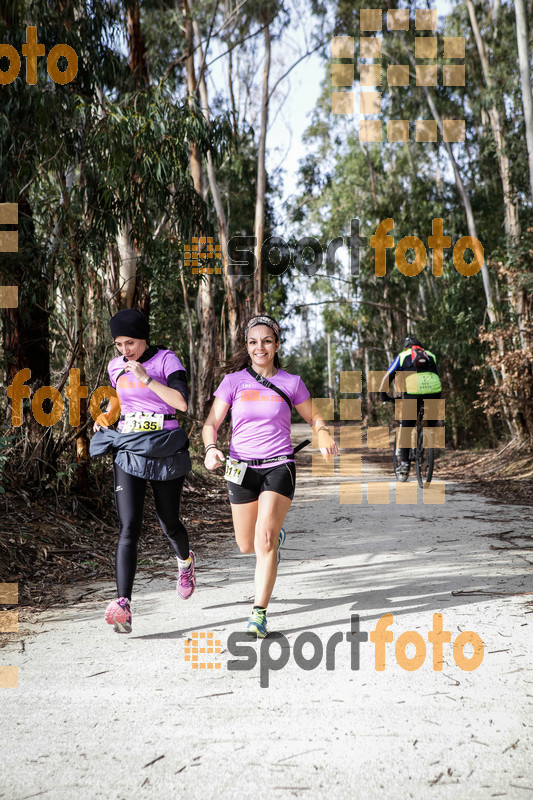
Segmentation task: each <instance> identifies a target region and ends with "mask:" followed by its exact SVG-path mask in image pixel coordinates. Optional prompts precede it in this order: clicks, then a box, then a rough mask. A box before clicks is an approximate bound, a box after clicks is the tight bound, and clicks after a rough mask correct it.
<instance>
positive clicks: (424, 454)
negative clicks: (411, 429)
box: [416, 421, 435, 489]
mask: <svg viewBox="0 0 533 800" xmlns="http://www.w3.org/2000/svg"><path fill="white" fill-rule="evenodd" d="M434 462H435V451H434V450H433V448H432V447H424V429H423V427H422V424H421V422H420V421H418V424H417V432H416V477H417V479H418V485H419V486H420V488H421V489H423V488H424V483H431V478H432V477H433V465H434Z"/></svg>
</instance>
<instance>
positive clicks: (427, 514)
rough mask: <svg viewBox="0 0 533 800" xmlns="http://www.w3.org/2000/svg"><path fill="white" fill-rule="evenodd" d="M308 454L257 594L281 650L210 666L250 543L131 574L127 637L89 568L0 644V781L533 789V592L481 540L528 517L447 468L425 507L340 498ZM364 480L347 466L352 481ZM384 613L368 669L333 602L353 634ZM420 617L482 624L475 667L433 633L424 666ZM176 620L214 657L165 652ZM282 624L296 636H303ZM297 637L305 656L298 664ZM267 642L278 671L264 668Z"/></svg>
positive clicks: (400, 793)
mask: <svg viewBox="0 0 533 800" xmlns="http://www.w3.org/2000/svg"><path fill="white" fill-rule="evenodd" d="M302 433H303V429H300V428H299V426H295V435H296V436H295V438H296V439H297V438H298V436H301V435H302ZM309 461H310V459H309V456H307V457H306V458H303V459H302V464H303V466H301V467H300V469H299V476H298V488H297V494H296V498H295V502H294V504H293V507H292V509H291V511H290V513H289V517H288V519H287V526H286V527H287V531H288V539H287V543H286V546H285V547H284V548H283V559H282V563H281V566H280V572H279V577H278V581H277V583H276V587H275V594H274V598H273V600H272V603H271V606H270V609H269V621H270V628H271V629H272V630H278V631H281V632H282V633H283V634H284V636H285V637H286V639H287V641H288V645H286V644H285V642H284V640H283V639H275V638H273V639H272V640H270V639H267V640H265V641H264V642H263V643H257V644H253V645H252V646H251V650H250V651H249V652H252V651H253V652H257V657H258V663H257V665H256V666H255V667H253V668H251V669H238V670H230V669H228V663H229V661H230V660H238V661H239V665H240V666H241V667H242V666H243V665H244V664H245V659H244V658H243V654H242V653H241V657H240V658H239V659H237V658H236V657H235V654H234V655H231V654H230V653H229V652H228V637H229V636H230V634H231V633H232V632H238V631H242V629H243V623H244V621H245V617H246V616H247V614H248V611H249V605H250V598H251V591H252V574H253V560H252V558H250V557H246V556H241V555H239V554H238V551H237V549H236V547H235V546H231V547H230V546H228V545H227V544H224V545H223V546H222V547H221V548H220V550H219V551H218V552H213V553H212V557H211V558H209V559H206V558H205V557H204V559H203V561H202V563H201V564H200V565H199V568H198V588H197V591H196V593H195V594H194V596H193V597H192V598H191V600H190V601H188V602H180V601H178V599H177V597H176V593H175V583H174V581H170V580H161V579H151V578H150V577H148V576H146V575H141V576H140V577H139V580H138V581H137V584H136V594H135V595H134V606H133V611H134V617H133V624H134V629H133V633H132V634H131V635H130V636H116V635H114V634H113V633H112V631H111V629H110V628H108V626H106V625H105V623H104V622H103V612H104V609H105V604H106V601H107V600H108V599H109V597H110V596H112V595H113V588H112V587H111V586H110V585H109V584H107V585H105V586H99V587H94V586H92V588H93V589H96V591H95V593H94V595H92V596H91V599H90V600H89V601H87V602H85V603H83V604H78V605H76V606H70V607H68V608H58V609H55V610H53V611H50V612H46V613H42V614H40V615H38V616H36V617H35V618H34V619H33V620H32V621H26V622H22V623H21V625H20V632H19V634H8V635H4V637H3V638H4V640H5V646H4V647H3V648H2V649H1V650H0V661H1V663H2V664H4V665H6V664H10V665H16V666H18V668H19V686H18V688H17V689H3V690H0V704H1V706H0V720H1V722H0V733H1V744H0V763H1V764H2V768H1V770H0V798H5V799H6V800H26V798H30V797H39V798H50V800H72V798H80V799H81V800H131V799H132V798H135V799H136V800H145V798H146V799H150V800H151V799H152V798H154V800H155V798H157V800H167V798H168V800H174V799H175V798H176V797H178V798H187V799H188V800H189V798H198V799H199V800H200V799H201V800H206V799H208V798H215V797H216V798H228V800H229V798H231V800H233V798H235V797H242V798H254V800H261V798H285V797H302V798H313V800H314V799H315V798H317V800H318V798H321V799H322V798H324V797H325V796H327V797H329V798H347V799H348V798H350V799H351V798H361V800H363V799H364V800H369V799H370V800H372V799H373V798H381V799H383V798H391V800H397V798H402V799H403V798H411V797H412V798H421V799H422V800H425V798H435V800H441V799H444V798H454V800H455V798H457V797H463V798H468V800H476V799H477V798H480V800H481V798H483V800H485V798H491V797H502V798H527V797H533V767H532V764H533V745H532V736H531V733H532V727H533V713H532V707H531V702H532V697H533V667H532V665H531V650H532V644H533V641H532V623H533V617H531V612H532V611H533V605H532V604H531V603H529V604H528V601H531V599H532V596H531V595H524V594H522V593H524V592H528V591H531V590H532V589H533V586H532V581H531V564H530V563H529V561H530V560H531V553H529V558H528V553H527V551H521V550H520V549H513V548H508V547H506V546H505V544H504V543H503V542H502V540H501V539H500V538H498V535H499V534H504V537H503V538H504V539H505V536H508V534H507V532H508V531H514V532H515V534H516V536H517V537H519V535H520V533H524V532H527V531H530V529H531V522H530V519H531V508H525V507H521V506H516V505H514V506H509V507H506V506H505V505H501V504H499V503H498V504H496V503H494V502H491V501H490V500H487V499H484V498H482V497H479V496H476V495H473V494H466V493H464V492H462V491H461V487H460V486H459V485H451V484H448V485H447V487H446V489H447V494H446V502H445V504H444V505H435V506H428V505H423V504H422V503H421V497H420V498H419V504H418V505H413V506H409V505H404V506H397V505H393V504H389V505H368V504H366V502H364V503H363V504H361V505H340V504H339V478H338V477H335V478H321V479H319V480H317V479H316V478H314V477H313V476H312V474H311V470H310V466H309V464H308V465H307V466H306V465H305V462H309ZM385 477H386V475H385V473H384V472H383V470H382V468H381V467H379V466H372V465H369V464H366V463H365V462H363V482H367V481H373V480H378V479H380V480H383V479H384V478H385ZM516 541H518V543H519V539H516V540H515V542H516ZM491 545H496V546H497V547H500V546H501V547H502V549H492V548H491ZM168 566H169V570H170V561H169V565H168ZM88 588H89V587H88ZM77 591H78V593H79V588H78V589H77ZM387 613H392V614H393V622H392V625H391V626H390V628H389V630H391V631H392V633H393V635H394V641H393V642H392V643H387V644H385V669H384V670H383V671H376V669H375V662H374V658H375V645H374V643H372V642H371V641H370V640H369V641H362V642H361V644H360V663H359V669H355V668H352V667H354V664H353V663H352V655H353V652H355V646H354V645H353V644H352V642H353V638H351V639H350V640H349V641H347V640H346V634H347V633H349V631H350V627H351V622H350V620H351V617H352V615H358V616H359V623H360V630H361V632H362V633H363V634H364V633H368V634H371V632H372V631H373V629H374V628H375V627H376V624H377V622H378V620H379V619H380V617H382V616H383V615H385V614H387ZM436 613H439V614H442V615H443V624H444V629H445V630H448V631H450V633H451V640H452V643H453V641H454V640H455V639H456V637H457V636H458V635H459V634H460V633H461V632H462V631H474V632H475V633H477V634H478V636H479V637H481V639H482V641H483V644H484V658H483V661H482V663H481V665H480V666H479V667H478V668H477V669H475V670H472V671H464V670H462V669H460V668H459V666H458V665H457V664H456V662H455V660H454V657H453V646H452V643H446V644H444V645H443V669H442V671H434V670H433V667H432V658H433V647H432V645H431V644H430V643H429V642H428V638H427V637H428V631H430V630H431V629H432V627H433V615H434V614H436ZM406 631H415V632H417V633H418V634H419V635H420V636H421V637H422V638H423V639H424V640H425V647H426V649H427V653H426V656H425V661H424V662H423V663H422V665H421V666H420V668H419V669H417V670H416V671H406V670H405V669H403V668H402V667H401V666H400V665H399V664H398V662H397V658H396V650H397V648H396V643H397V641H398V638H399V637H400V635H401V634H403V633H404V632H406ZM192 632H198V634H200V635H201V634H202V633H209V632H212V633H213V635H214V639H217V640H219V641H220V642H221V649H222V653H221V654H220V655H203V654H201V655H200V656H199V658H200V660H202V659H205V660H206V661H207V660H209V661H212V662H215V663H219V664H220V668H218V669H215V668H214V667H213V668H207V667H206V668H203V669H196V670H195V669H192V668H191V662H186V661H185V660H184V648H185V640H186V639H187V638H189V637H191V634H192ZM303 632H310V633H311V634H314V635H315V638H313V636H311V637H310V643H308V644H306V645H305V646H303V647H302V645H303V641H304V640H303V638H302V636H301V634H302V633H303ZM334 634H337V636H336V639H337V640H339V641H338V643H337V645H336V648H335V669H330V670H328V669H326V652H329V654H330V657H331V654H332V650H333V643H332V642H331V641H330V643H329V645H328V644H327V643H328V641H329V640H330V638H331V637H332V636H333V635H334ZM317 636H318V639H319V641H318V642H317V639H316V637H317ZM202 638H203V637H202ZM414 638H415V639H416V637H414ZM199 639H200V636H199ZM295 642H296V643H297V646H296V650H298V649H299V650H300V652H299V653H295V652H294V645H295ZM320 643H322V645H323V649H324V653H323V655H322V658H321V659H319V658H318V657H319V656H320V653H319V650H320ZM282 645H283V646H284V649H283V650H281V649H280V648H281V646H282ZM289 645H290V652H289V650H288V649H287V648H288V646H289ZM418 646H419V648H420V650H421V649H422V646H421V645H420V642H419V640H418ZM414 649H415V647H414V645H408V647H407V649H406V651H405V653H406V656H407V657H412V656H413V654H414ZM313 653H315V654H316V655H317V659H318V660H319V661H320V663H318V665H317V666H316V667H315V668H314V669H312V670H307V671H306V670H305V669H303V668H302V667H301V665H302V663H303V662H302V659H303V658H307V659H309V658H311V657H312V656H313ZM399 653H400V655H399V657H400V660H401V656H402V647H399ZM471 654H472V648H471V646H470V645H467V646H466V647H465V649H464V655H465V657H470V656H471ZM284 656H285V657H287V659H288V660H287V663H286V665H285V666H284V667H283V668H282V669H274V668H271V669H267V666H268V663H269V662H267V658H269V659H270V660H271V661H270V665H271V666H272V667H273V664H274V662H276V661H278V659H280V658H282V657H284ZM261 664H262V667H261ZM299 664H300V666H299ZM330 666H331V664H330ZM261 676H262V681H263V683H265V682H266V681H267V680H268V684H269V685H268V687H266V686H263V687H261V685H260V683H261Z"/></svg>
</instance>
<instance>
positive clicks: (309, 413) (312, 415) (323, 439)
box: [294, 397, 339, 463]
mask: <svg viewBox="0 0 533 800" xmlns="http://www.w3.org/2000/svg"><path fill="white" fill-rule="evenodd" d="M294 408H295V409H296V411H297V412H298V414H299V415H300V416H301V417H303V419H304V420H305V421H306V422H308V423H309V424H310V426H311V428H314V429H315V431H316V432H317V436H318V446H319V448H320V452H321V453H322V456H323V457H324V461H325V462H326V463H329V461H330V460H331V456H336V455H338V453H339V448H338V447H337V443H336V442H335V440H334V439H333V437H332V436H330V434H329V430H319V429H320V428H326V429H327V425H326V423H325V421H324V420H323V419H322V417H321V416H320V414H319V413H318V411H313V401H312V400H311V398H310V397H308V398H307V400H304V401H303V403H298V405H297V406H294Z"/></svg>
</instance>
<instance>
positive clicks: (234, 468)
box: [224, 458, 248, 486]
mask: <svg viewBox="0 0 533 800" xmlns="http://www.w3.org/2000/svg"><path fill="white" fill-rule="evenodd" d="M247 466H248V464H247V463H246V461H236V460H235V459H234V458H226V472H225V473H224V477H225V479H226V480H227V481H231V482H232V483H238V484H239V486H240V485H241V483H242V481H243V478H244V473H245V472H246V468H247Z"/></svg>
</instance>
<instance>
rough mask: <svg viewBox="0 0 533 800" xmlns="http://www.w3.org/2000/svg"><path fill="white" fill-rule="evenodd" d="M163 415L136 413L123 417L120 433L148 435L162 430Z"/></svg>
mask: <svg viewBox="0 0 533 800" xmlns="http://www.w3.org/2000/svg"><path fill="white" fill-rule="evenodd" d="M164 419H165V415H164V414H152V413H147V412H146V413H145V412H143V411H136V412H132V413H130V414H125V415H124V426H123V428H122V431H121V433H139V432H145V433H150V432H152V431H161V430H163V421H164Z"/></svg>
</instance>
